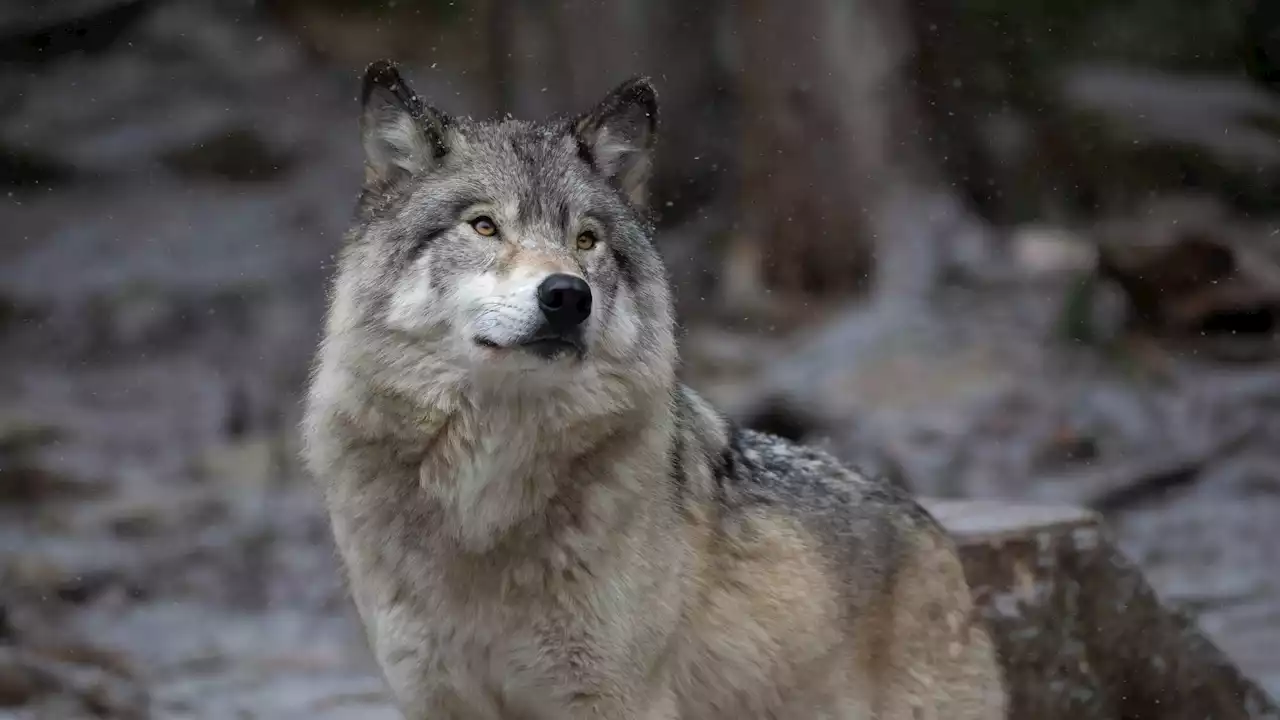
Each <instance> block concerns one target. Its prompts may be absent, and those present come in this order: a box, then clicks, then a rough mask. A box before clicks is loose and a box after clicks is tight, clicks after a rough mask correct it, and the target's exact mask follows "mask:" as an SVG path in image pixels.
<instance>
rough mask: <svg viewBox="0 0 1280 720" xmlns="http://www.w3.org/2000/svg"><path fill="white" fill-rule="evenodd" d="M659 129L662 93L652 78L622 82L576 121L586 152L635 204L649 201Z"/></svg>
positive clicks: (576, 135) (576, 133)
mask: <svg viewBox="0 0 1280 720" xmlns="http://www.w3.org/2000/svg"><path fill="white" fill-rule="evenodd" d="M657 130H658V94H657V93H656V92H654V90H653V86H652V85H650V84H649V80H648V78H642V77H637V78H632V79H631V80H628V81H627V82H625V83H623V84H621V85H619V86H618V87H617V88H615V89H614V90H613V92H611V93H609V94H608V95H607V96H605V98H604V100H602V101H600V104H599V105H596V107H595V109H593V110H592V111H591V112H588V113H586V114H584V115H581V116H579V117H578V118H576V119H575V120H574V122H573V134H574V136H575V137H576V138H577V140H578V143H579V147H580V148H582V151H583V154H584V155H586V156H587V157H588V158H589V159H590V160H591V164H592V165H594V166H595V167H596V168H597V169H598V170H600V172H602V173H603V174H604V175H605V177H608V178H610V179H611V180H613V181H614V182H615V183H617V185H618V187H619V188H621V190H622V192H623V193H625V194H626V196H627V198H628V199H630V201H631V203H632V204H634V205H637V206H643V205H644V204H645V196H646V193H647V190H648V184H649V174H650V169H651V167H652V165H653V145H654V141H655V140H656V139H657Z"/></svg>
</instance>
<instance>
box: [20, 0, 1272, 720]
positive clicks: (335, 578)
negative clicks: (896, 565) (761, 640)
mask: <svg viewBox="0 0 1280 720" xmlns="http://www.w3.org/2000/svg"><path fill="white" fill-rule="evenodd" d="M380 57H390V58H393V59H396V60H398V61H400V62H401V63H402V70H403V72H404V73H405V74H406V76H407V77H408V79H409V80H410V82H411V83H412V84H413V85H414V87H415V88H416V89H417V90H418V92H419V93H420V94H422V95H423V96H425V98H426V99H427V100H428V101H429V102H431V103H432V104H434V105H436V106H438V107H441V108H442V109H445V110H447V111H449V112H452V113H456V114H471V115H474V116H492V115H496V114H502V113H512V114H514V115H518V116H528V117H539V116H544V115H547V114H551V113H569V112H578V111H581V110H585V109H586V108H588V107H589V106H590V105H591V104H592V103H594V101H595V100H596V99H597V98H599V97H601V96H602V95H603V94H604V93H605V92H606V91H607V90H609V89H610V88H612V87H613V86H615V85H616V84H618V83H619V82H621V81H622V80H624V79H625V78H627V77H629V76H631V75H636V74H646V75H649V76H651V77H652V78H653V82H654V84H655V85H656V87H657V89H658V92H659V96H660V100H661V104H662V127H661V130H660V139H659V154H658V165H657V174H656V178H655V185H654V188H653V205H654V208H655V209H656V211H657V213H658V215H659V220H660V230H661V232H660V237H659V239H658V243H659V245H660V248H661V250H662V252H663V254H664V257H665V258H666V260H667V262H668V264H669V269H670V272H671V276H672V281H673V283H674V284H675V286H676V292H677V297H678V311H679V314H680V319H681V322H682V324H683V328H684V330H683V332H682V336H681V344H682V348H683V353H684V366H683V368H682V372H683V374H684V376H685V378H686V380H687V381H688V382H690V383H691V384H693V385H694V386H695V387H696V388H697V389H699V390H700V391H702V392H703V393H704V394H706V395H707V396H709V397H710V398H711V399H712V400H713V401H714V402H716V403H717V404H719V405H720V406H721V407H722V408H723V409H724V410H725V411H726V412H727V413H729V414H730V415H732V416H733V417H734V418H735V419H737V420H739V421H740V422H742V423H745V424H748V425H751V426H754V427H758V428H762V429H766V430H770V431H772V432H776V433H779V434H782V435H785V436H787V437H791V438H796V439H801V440H804V441H805V442H810V443H814V444H819V445H822V446H824V447H826V448H828V449H830V450H831V451H832V452H834V453H836V454H838V455H839V456H841V457H842V458H844V459H845V460H847V461H849V462H852V463H856V464H859V465H861V466H864V467H866V468H868V469H871V470H875V471H877V472H886V473H891V474H893V475H894V476H896V477H897V478H899V479H900V480H901V481H903V482H905V483H906V484H907V485H909V486H910V487H911V488H912V489H913V490H915V491H916V492H918V493H921V494H925V495H931V496H939V497H955V498H962V497H975V498H997V499H1011V500H1029V501H1036V502H1065V503H1072V504H1078V505H1087V506H1089V507H1093V508H1095V509H1097V510H1099V511H1101V512H1102V513H1104V515H1105V516H1106V518H1107V520H1108V523H1109V524H1110V527H1111V528H1112V529H1113V531H1114V532H1115V534H1116V537H1117V539H1118V541H1119V542H1120V545H1121V547H1122V549H1123V550H1124V551H1125V552H1126V553H1127V554H1128V555H1129V556H1130V557H1131V558H1133V559H1134V560H1135V561H1136V562H1137V563H1138V564H1139V565H1140V566H1141V567H1142V568H1143V570H1144V571H1146V573H1147V574H1148V578H1149V579H1150V580H1151V582H1152V584H1153V585H1154V586H1155V588H1156V589H1157V591H1158V592H1159V593H1160V595H1161V597H1162V598H1164V599H1165V600H1166V601H1168V602H1169V603H1171V604H1174V605H1177V606H1179V607H1183V608H1186V609H1189V610H1191V611H1192V612H1194V613H1196V614H1197V616H1198V617H1199V619H1200V624H1201V626H1202V627H1203V628H1204V629H1205V631H1206V632H1207V633H1208V634H1209V635H1210V637H1211V638H1212V639H1213V640H1215V641H1216V642H1217V643H1219V644H1220V645H1221V647H1222V648H1223V649H1224V650H1226V651H1227V652H1228V654H1229V655H1230V656H1231V657H1232V658H1233V659H1234V660H1235V661H1236V662H1237V663H1239V665H1240V666H1241V668H1243V669H1244V670H1245V672H1247V673H1248V674H1250V675H1251V676H1253V677H1254V678H1256V679H1258V680H1259V682H1261V683H1262V684H1263V685H1264V686H1265V687H1267V688H1268V689H1269V690H1270V692H1271V693H1272V694H1273V695H1280V654H1278V653H1276V652H1275V648H1276V647H1278V646H1280V561H1277V559H1276V551H1277V549H1278V548H1280V413H1277V412H1276V409H1277V408H1278V407H1280V364H1278V363H1277V350H1278V349H1280V345H1278V344H1277V335H1278V331H1277V313H1278V312H1280V193H1278V192H1277V191H1278V190H1280V93H1278V92H1277V91H1278V90H1280V4H1277V3H1275V2H1269V1H1268V0H1236V1H1234V2H1214V1H1213V0H1105V1H1104V0H1034V1H1028V0H963V1H957V2H948V1H946V0H911V1H908V0H810V1H809V2H803V3H790V2H783V0H744V1H743V2H739V3H731V2H725V1H723V0H708V1H706V2H689V1H688V0H616V1H610V2H599V1H594V2H591V1H587V0H569V1H568V2H535V1H534V0H258V1H257V2H254V1H252V0H24V1H19V0H12V1H10V2H7V3H4V4H3V5H0V186H2V188H0V192H2V193H3V195H2V196H0V208H2V209H0V219H2V222H0V717H4V718H58V719H59V720H62V719H66V718H79V717H110V718H142V717H164V718H295V717H296V718H347V717H350V718H357V717H358V718H384V717H385V718H392V717H395V716H394V714H392V713H391V711H390V708H389V706H387V705H386V703H385V699H384V697H383V694H382V690H381V685H380V682H379V680H378V679H377V675H376V673H375V672H374V671H373V669H372V666H371V665H370V663H369V661H368V658H367V655H366V652H365V650H364V649H363V638H362V637H361V636H360V634H359V631H358V628H357V627H356V625H355V624H354V623H353V621H352V616H351V614H350V611H349V608H348V606H347V601H346V599H345V595H344V588H343V586H342V582H341V580H340V578H339V575H338V573H337V570H336V564H335V561H334V557H333V551H332V548H331V546H330V545H329V538H328V527H327V524H326V521H325V518H324V517H323V516H322V514H321V512H320V509H319V505H318V503H317V501H316V497H315V495H314V492H313V489H312V487H311V486H310V485H309V484H308V481H307V479H306V478H305V477H304V476H303V475H302V474H301V472H300V469H299V467H298V463H297V438H296V435H297V433H296V426H297V422H298V418H299V413H300V405H299V392H300V389H301V388H302V386H303V384H304V382H305V379H306V374H307V371H308V364H309V362H310V358H311V353H312V352H313V350H314V348H315V343H316V341H317V339H318V331H319V325H320V321H321V317H322V312H323V309H324V305H323V303H324V294H325V283H326V280H327V278H328V273H329V272H330V270H331V266H330V261H331V259H332V257H333V255H334V252H335V251H336V250H337V248H338V247H339V246H340V243H341V240H342V235H343V233H344V231H345V230H346V227H347V224H348V221H349V219H350V218H351V213H352V211H353V209H354V203H355V198H356V193H357V191H358V186H359V183H360V180H361V161H362V158H361V152H360V148H359V142H358V135H357V128H356V118H357V110H358V107H357V106H358V101H357V95H358V91H359V78H360V75H361V72H362V70H363V68H364V67H365V65H366V64H368V63H369V62H370V61H372V60H374V59H377V58H380Z"/></svg>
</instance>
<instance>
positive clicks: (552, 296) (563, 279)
mask: <svg viewBox="0 0 1280 720" xmlns="http://www.w3.org/2000/svg"><path fill="white" fill-rule="evenodd" d="M538 305H540V306H541V307H542V314H543V315H544V316H545V317H546V318H547V324H548V325H550V326H551V327H552V328H553V329H554V330H556V331H557V332H564V331H566V330H572V329H573V328H575V327H577V326H579V325H581V324H582V323H583V321H584V320H586V319H587V317H588V316H590V315H591V286H590V285H588V284H587V281H585V280H583V279H582V278H580V277H577V276H576V275H567V274H565V273H556V274H554V275H548V276H547V279H546V280H543V281H542V284H541V285H539V286H538Z"/></svg>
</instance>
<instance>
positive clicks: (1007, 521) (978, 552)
mask: <svg viewBox="0 0 1280 720" xmlns="http://www.w3.org/2000/svg"><path fill="white" fill-rule="evenodd" d="M925 504H926V507H928V509H929V510H930V512H932V513H933V514H934V516H935V517H936V518H938V520H939V521H940V522H941V523H942V524H943V525H944V526H945V527H946V528H947V529H948V530H950V532H951V533H952V534H953V536H954V537H955V538H956V541H957V543H958V544H959V547H960V553H961V559H962V561H963V563H964V566H965V571H966V573H967V575H968V577H969V582H970V584H971V585H972V586H973V588H974V592H975V600H976V602H977V604H978V606H979V607H980V608H981V612H982V614H983V616H984V618H985V619H986V621H987V622H988V623H989V624H990V626H991V628H992V631H993V635H994V637H995V640H996V644H997V646H998V648H999V652H1000V655H1001V659H1002V662H1003V664H1004V666H1005V669H1006V673H1007V676H1008V681H1009V691H1010V699H1011V705H1010V713H1009V717H1011V718H1038V719H1041V720H1056V719H1057V718H1062V719H1064V720H1066V719H1068V718H1070V719H1071V720H1078V719H1082V718H1088V719H1089V720H1094V719H1097V720H1103V719H1114V720H1121V719H1130V718H1161V719H1162V720H1179V719H1182V718H1185V719H1186V720H1193V719H1194V720H1199V719H1201V718H1215V719H1216V720H1229V719H1234V718H1241V719H1243V718H1250V719H1263V718H1266V719H1268V720H1276V719H1277V718H1280V708H1277V706H1276V704H1275V701H1274V700H1273V699H1271V698H1269V697H1268V696H1267V695H1266V694H1265V693H1264V691H1263V690H1262V689H1261V688H1260V687H1259V686H1258V685H1257V684H1256V683H1255V682H1254V681H1253V680H1252V679H1250V678H1247V677H1245V676H1244V675H1243V673H1242V672H1241V671H1240V670H1239V669H1238V668H1237V667H1236V666H1235V664H1234V663H1233V662H1232V660H1231V659H1230V658H1228V657H1227V656H1226V655H1225V654H1224V653H1223V652H1222V651H1221V650H1219V649H1218V648H1217V647H1216V646H1215V645H1214V643H1213V642H1211V641H1210V640H1209V639H1208V637H1207V636H1206V635H1205V634H1203V633H1202V632H1201V631H1200V629H1199V628H1198V626H1197V624H1196V622H1195V620H1194V619H1192V618H1191V617H1190V616H1188V615H1186V614H1184V613H1181V612H1177V611H1174V610H1172V609H1170V608H1168V607H1166V606H1165V605H1164V604H1163V603H1162V602H1161V601H1160V599H1159V598H1158V597H1157V596H1156V594H1155V592H1154V591H1153V590H1152V588H1151V587H1150V586H1149V585H1148V583H1147V581H1146V579H1145V578H1144V577H1143V574H1142V573H1141V571H1140V570H1138V569H1137V568H1136V567H1135V566H1134V565H1133V564H1131V563H1130V562H1129V561H1128V560H1127V559H1126V558H1125V557H1124V556H1123V555H1122V554H1121V553H1120V552H1119V551H1118V550H1117V549H1116V547H1115V545H1114V544H1113V542H1112V540H1111V537H1110V534H1109V533H1108V531H1107V530H1106V529H1105V528H1104V527H1103V526H1102V525H1101V523H1100V520H1099V517H1098V516H1097V515H1096V514H1094V513H1092V512H1090V511H1087V510H1083V509H1077V508H1074V507H1072V506H1061V505H1017V504H1008V503H1001V502H991V501H942V500H926V501H925Z"/></svg>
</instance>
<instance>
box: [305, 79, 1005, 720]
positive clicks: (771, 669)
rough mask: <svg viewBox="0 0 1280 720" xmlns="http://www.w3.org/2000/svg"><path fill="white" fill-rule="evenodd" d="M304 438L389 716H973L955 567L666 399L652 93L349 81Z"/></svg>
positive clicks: (877, 506)
mask: <svg viewBox="0 0 1280 720" xmlns="http://www.w3.org/2000/svg"><path fill="white" fill-rule="evenodd" d="M362 99H363V110H362V115H361V122H360V125H361V135H362V141H363V145H364V150H365V156H366V167H365V180H364V185H363V191H362V193H361V195H360V199H359V202H358V204H357V210H356V212H355V221H354V225H353V228H352V230H351V231H350V233H349V235H348V237H347V238H346V240H345V245H344V247H343V249H342V251H341V255H340V258H339V261H338V266H337V270H336V276H335V278H334V282H333V284H332V287H331V293H330V298H329V305H328V314H327V320H326V326H325V330H324V337H323V340H322V341H321V343H320V347H319V349H318V352H317V360H316V363H315V367H314V372H313V375H312V379H311V383H310V390H309V394H308V398H307V407H306V416H305V420H304V427H303V432H304V437H305V451H304V453H305V458H306V461H307V463H308V465H309V469H310V471H311V472H312V473H313V474H314V475H315V476H316V477H317V479H318V480H319V484H320V485H321V486H322V488H323V495H324V499H325V502H326V504H327V508H328V511H329V514H330V517H331V521H332V530H333V535H334V538H335V540H336V547H337V548H338V552H339V554H340V556H341V559H342V563H343V566H344V568H345V572H346V576H347V579H348V581H349V587H350V591H351V595H352V598H353V600H354V604H355V608H356V610H357V611H358V614H359V617H360V618H361V620H362V622H363V624H364V626H365V628H366V630H367V636H368V640H369V643H370V645H371V646H372V649H373V652H374V654H375V656H376V658H377V660H378V662H379V664H380V666H381V669H382V672H383V674H384V676H385V679H386V681H387V684H388V686H389V689H390V691H391V693H392V695H393V696H394V698H395V701H396V702H397V703H398V705H399V707H400V708H401V709H402V710H403V712H404V714H405V716H406V717H408V718H412V719H413V720H423V719H425V718H431V719H433V720H448V719H452V718H547V719H550V718H588V717H590V718H606V719H615V718H619V719H620V718H782V719H785V718H806V719H808V718H831V719H835V718H885V719H897V718H911V719H914V718H948V719H952V718H997V717H1003V714H1004V707H1005V702H1006V700H1005V695H1004V690H1003V684H1002V683H1003V681H1002V679H1001V674H1000V670H999V668H998V665H997V661H996V657H995V652H994V650H993V646H992V643H991V640H990V638H989V637H988V635H987V632H986V630H985V629H984V628H983V626H982V624H981V623H980V622H979V621H978V620H977V619H976V616H975V611H974V608H973V603H972V600H971V597H970V590H969V588H968V586H967V585H966V581H965V578H964V574H963V571H962V569H961V566H960V563H959V562H958V560H957V556H956V552H955V548H954V547H953V545H952V543H951V541H950V540H949V539H948V537H947V536H946V534H945V533H944V532H943V531H942V530H940V529H939V526H938V525H937V524H936V523H935V522H934V521H933V519H932V518H931V517H930V516H929V515H928V514H927V513H926V512H925V511H924V510H923V509H922V508H921V507H920V506H919V505H917V504H916V502H915V501H914V500H913V499H912V498H911V497H909V496H908V495H907V494H906V493H905V491H904V490H901V489H900V488H898V487H897V486H895V485H894V484H892V483H890V482H888V481H885V480H881V479H877V478H874V477H867V476H864V475H863V474H860V473H858V472H856V471H855V470H853V469H851V468H850V467H847V466H844V465H842V464H840V463H838V462H836V461H835V460H834V459H833V458H832V457H830V456H828V455H826V454H823V453H822V452H819V451H817V450H814V449H810V448H806V447H803V446H800V445H796V444H792V443H789V442H785V441H783V440H781V439H779V438H776V437H773V436H769V435H765V434H761V433H757V432H752V431H750V430H747V429H743V428H738V427H736V426H735V425H734V424H733V423H731V422H729V421H727V420H726V419H725V418H724V417H722V416H721V415H720V414H719V413H718V412H717V411H716V410H715V409H714V408H712V407H711V406H710V405H709V404H708V403H707V402H706V401H704V400H703V399H702V398H700V397H699V396H698V394H697V393H695V392H694V391H693V390H691V389H689V388H688V387H685V386H683V385H682V384H681V383H680V382H678V381H677V377H676V367H677V352H676V335H675V327H674V320H673V316H672V302H671V297H670V293H669V289H668V283H667V280H666V275H665V270H664V266H663V263H662V261H661V259H660V258H659V256H658V253H657V252H656V251H655V250H654V247H653V245H652V242H651V237H652V234H653V223H652V222H651V219H650V214H649V211H648V210H647V209H646V208H647V197H646V182H647V179H648V176H649V171H650V168H651V166H652V158H653V154H654V148H655V139H656V131H657V127H658V103H657V97H656V95H655V92H654V89H653V87H652V86H651V85H650V83H649V82H648V81H646V80H645V79H634V80H631V81H629V82H626V83H624V84H622V85H621V86H620V87H618V88H617V89H615V90H614V91H613V92H611V93H609V94H608V95H607V96H606V97H605V98H604V99H603V100H601V101H600V102H599V104H597V105H596V106H595V107H594V108H592V109H590V110H589V111H587V112H584V113H582V114H580V115H574V116H566V117H560V118H552V119H550V120H546V121H543V122H536V123H535V122H526V121H522V120H516V119H505V120H500V121H499V120H494V121H477V120H470V119H465V118H459V117H452V116H450V115H448V114H446V113H445V112H443V111H441V110H438V109H436V108H434V107H432V106H431V105H429V104H427V103H425V102H424V101H423V100H422V99H421V98H420V97H419V96H418V95H416V94H415V93H414V92H413V91H412V90H411V89H410V88H409V86H408V85H407V84H406V83H405V81H404V79H403V78H402V77H401V75H400V73H399V72H398V71H397V70H396V69H395V67H394V66H393V65H392V64H391V63H389V62H385V61H381V62H378V63H375V64H373V65H372V66H370V67H369V69H368V71H367V72H366V75H365V79H364V87H363V93H362Z"/></svg>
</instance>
